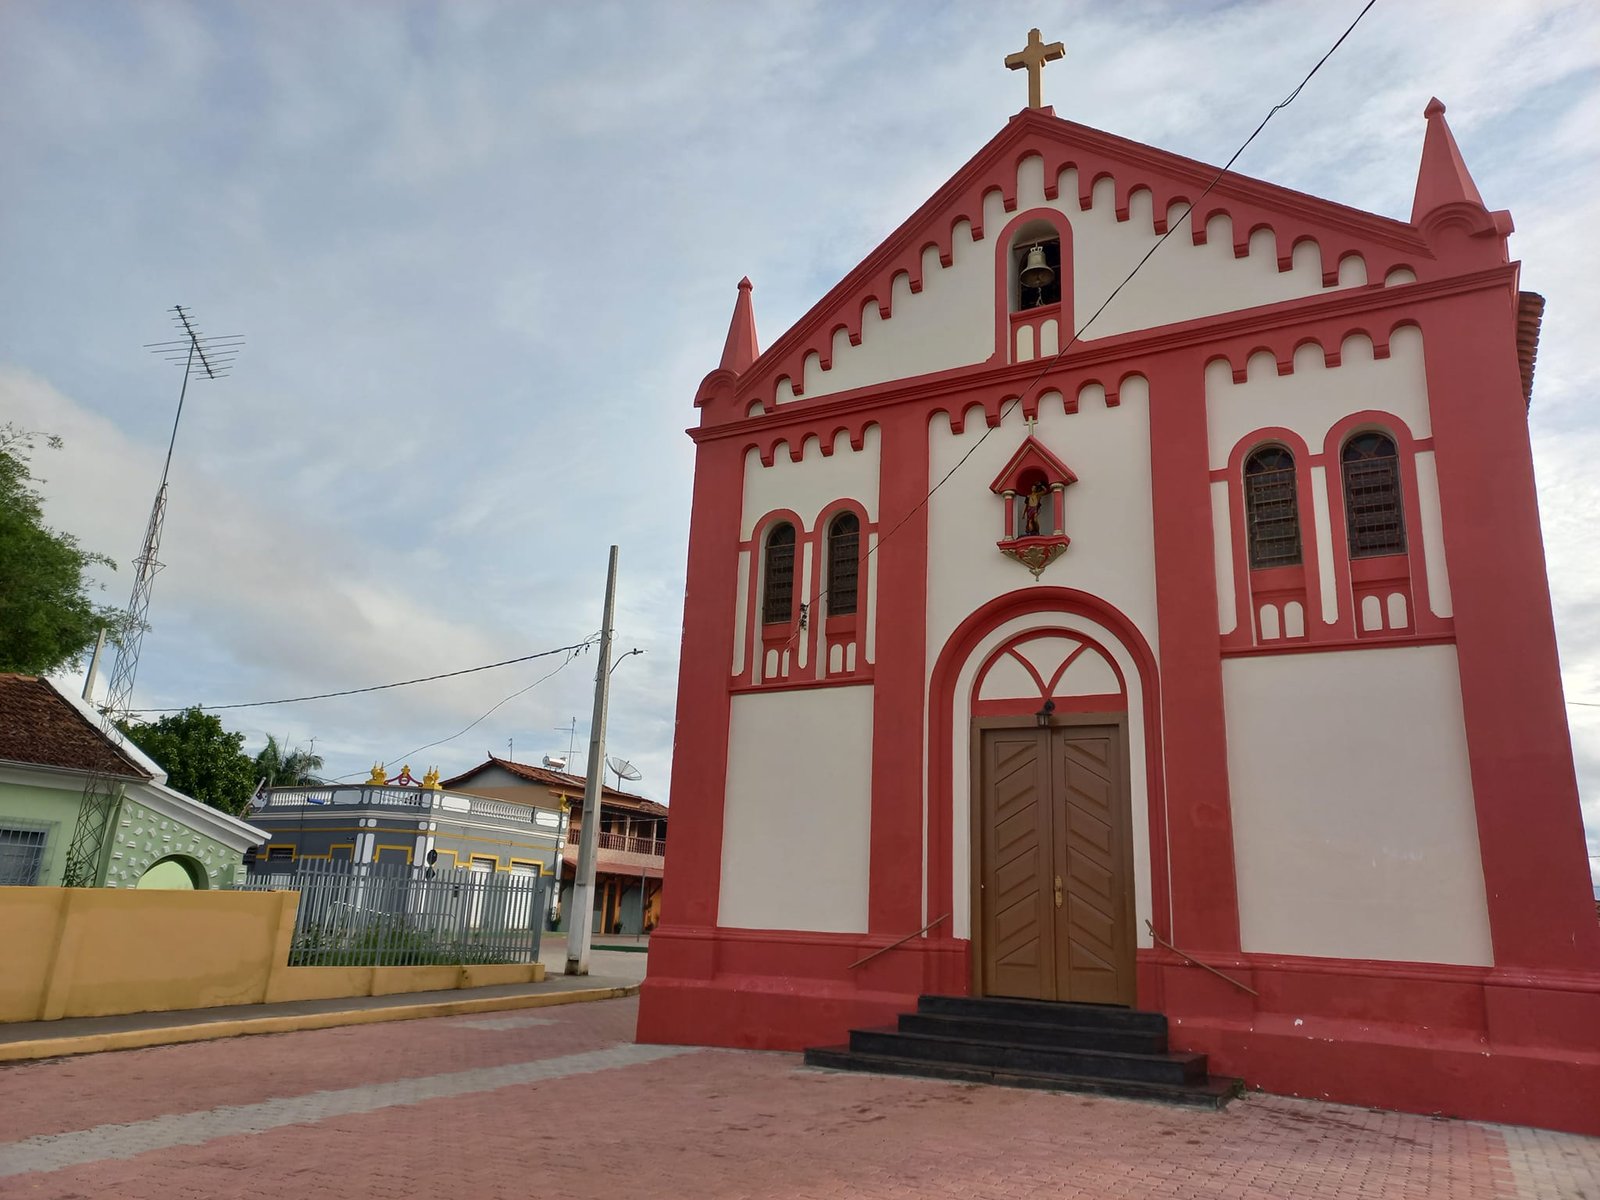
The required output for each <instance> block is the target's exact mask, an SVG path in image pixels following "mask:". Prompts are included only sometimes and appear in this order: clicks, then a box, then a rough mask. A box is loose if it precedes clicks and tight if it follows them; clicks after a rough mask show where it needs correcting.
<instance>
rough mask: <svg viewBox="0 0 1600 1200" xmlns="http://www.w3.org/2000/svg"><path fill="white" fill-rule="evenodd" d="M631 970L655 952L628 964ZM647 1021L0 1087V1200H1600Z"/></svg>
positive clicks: (106, 1059) (1574, 1164) (70, 1072)
mask: <svg viewBox="0 0 1600 1200" xmlns="http://www.w3.org/2000/svg"><path fill="white" fill-rule="evenodd" d="M639 957H643V956H639ZM636 1012H637V1002H636V1001H635V1000H632V999H628V1000H608V1001H602V1002H597V1003H587V1004H574V1005H570V1006H566V1007H560V1008H550V1009H543V1010H538V1009H536V1010H529V1011H525V1012H509V1013H493V1014H487V1015H474V1016H465V1017H442V1018H435V1019H429V1020H418V1021H406V1022H397V1023H394V1024H383V1025H364V1026H353V1027H349V1028H340V1029H325V1030H316V1031H308V1032H302V1033H290V1034H277V1035H269V1036H260V1037H248V1038H237V1039H232V1040H226V1041H214V1042H202V1043H195V1044H191V1045H180V1046H167V1047H160V1048H154V1049H147V1050H131V1051H125V1052H120V1053H107V1054H98V1055H88V1056H84V1057H80V1058H71V1059H57V1060H51V1061H44V1062H37V1063H26V1064H19V1065H16V1066H11V1067H7V1068H0V1113H4V1114H5V1115H4V1118H3V1123H0V1196H6V1197H11V1196H19V1197H21V1196H26V1197H37V1198H39V1200H47V1198H53V1200H67V1198H69V1197H88V1196H96V1197H99V1196H106V1197H117V1198H119V1200H145V1198H149V1200H155V1198H157V1197H159V1198H162V1200H188V1198H194V1200H201V1198H205V1200H210V1198H213V1197H233V1196H240V1197H243V1196H260V1195H267V1194H272V1195H279V1194H281V1195H286V1196H293V1197H324V1196H327V1197H334V1196H338V1197H385V1198H393V1197H430V1198H437V1197H441V1196H470V1197H473V1198H474V1200H495V1198H502V1197H503V1198H506V1200H512V1198H515V1200H523V1198H525V1197H533V1196H540V1197H573V1198H577V1197H695V1198H697V1200H698V1198H705V1197H718V1198H721V1197H729V1198H731V1197H768V1196H770V1197H785V1198H794V1200H801V1198H818V1200H820V1198H823V1197H842V1196H861V1197H891V1196H892V1197H924V1196H927V1197H944V1196H949V1197H957V1196H960V1197H979V1198H982V1200H988V1198H991V1197H993V1198H1000V1197H1007V1198H1010V1197H1025V1196H1060V1197H1086V1198H1087V1197H1094V1198H1100V1197H1108V1196H1128V1197H1173V1198H1177V1197H1185V1198H1188V1197H1212V1196H1215V1197H1223V1196H1226V1197H1229V1198H1230V1200H1239V1198H1246V1197H1257V1198H1262V1200H1265V1198H1267V1197H1272V1198H1274V1200H1280V1198H1283V1197H1294V1196H1308V1197H1309V1196H1316V1197H1319V1198H1326V1197H1332V1198H1340V1197H1351V1198H1354V1197H1363V1198H1371V1200H1393V1198H1396V1197H1404V1198H1407V1200H1425V1198H1431V1197H1439V1198H1441V1200H1442V1198H1445V1197H1450V1198H1453V1200H1476V1198H1481V1200H1521V1198H1535V1197H1537V1198H1540V1200H1544V1198H1551V1197H1569V1198H1572V1200H1577V1198H1579V1197H1589V1198H1590V1200H1593V1198H1596V1197H1600V1141H1596V1140H1592V1139H1586V1138H1582V1137H1576V1136H1571V1135H1565V1134H1553V1133H1545V1132H1540V1131H1536V1130H1526V1129H1516V1128H1510V1127H1504V1126H1490V1125H1477V1124H1470V1123H1465V1122H1457V1121H1436V1120H1430V1119H1428V1118H1425V1117H1416V1116H1406V1115H1399V1114H1393V1113H1381V1112H1372V1111H1367V1110H1363V1109H1354V1108H1345V1107H1339V1106H1335V1105H1330V1104H1321V1103H1315V1102H1310V1101H1300V1100H1287V1099H1281V1098H1275V1097H1267V1096H1260V1095H1251V1096H1248V1097H1246V1098H1245V1099H1243V1100H1241V1101H1237V1102H1235V1103H1234V1104H1233V1105H1232V1106H1231V1107H1229V1108H1228V1109H1226V1110H1225V1111H1223V1112H1221V1113H1210V1112H1199V1111H1190V1110H1180V1109H1174V1108H1167V1107H1161V1106H1155V1105H1149V1104H1141V1103H1133V1102H1128V1101H1118V1100H1104V1099H1092V1098H1087V1097H1080V1096H1072V1095H1055V1094H1044V1093H1038V1092H1024V1091H1012V1090H1006V1089H999V1088H982V1087H973V1086H967V1085H959V1084H949V1083H941V1082H935V1081H929V1080H917V1079H901V1078H882V1077H872V1076H857V1075H848V1074H834V1073H829V1072H822V1071H814V1070H810V1069H807V1068H805V1067H804V1066H802V1065H801V1062H800V1058H799V1056H798V1055H792V1054H775V1053H757V1052H746V1051H727V1050H704V1049H697V1048H692V1047H677V1046H637V1045H635V1044H634V1043H633V1040H632V1035H633V1026H634V1018H635V1014H636Z"/></svg>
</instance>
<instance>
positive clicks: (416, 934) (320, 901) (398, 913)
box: [239, 860, 552, 967]
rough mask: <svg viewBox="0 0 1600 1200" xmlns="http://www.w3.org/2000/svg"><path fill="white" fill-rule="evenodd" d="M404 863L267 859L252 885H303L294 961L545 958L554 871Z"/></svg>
mask: <svg viewBox="0 0 1600 1200" xmlns="http://www.w3.org/2000/svg"><path fill="white" fill-rule="evenodd" d="M427 874H428V873H427V872H425V871H423V870H422V869H421V868H419V867H411V866H407V865H406V864H404V863H349V862H319V861H316V860H303V861H301V862H297V863H295V864H294V866H293V868H292V869H290V870H287V871H273V870H271V869H270V864H266V863H263V864H261V867H260V869H259V870H258V871H256V872H255V873H253V874H251V875H249V876H247V877H246V878H245V879H244V881H243V882H241V883H240V884H239V888H240V889H241V890H244V891H296V892H299V893H300V908H299V912H298V914H297V916H296V918H295V930H294V941H293V943H292V945H291V948H290V951H289V965H290V966H313V967H334V966H347V967H355V966H361V967H365V966H374V967H405V966H426V965H430V964H450V963H463V964H467V963H523V962H534V961H536V960H537V959H538V957H539V935H540V931H541V929H542V928H543V925H544V915H545V912H546V910H547V909H548V908H549V905H550V885H551V882H552V880H551V878H550V877H548V876H545V875H532V874H526V875H525V874H506V873H503V872H499V871H474V870H470V869H467V868H450V869H442V870H438V871H435V872H432V875H433V877H432V878H431V879H430V878H428V877H427Z"/></svg>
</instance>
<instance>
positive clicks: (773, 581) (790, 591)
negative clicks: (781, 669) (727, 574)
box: [761, 521, 794, 625]
mask: <svg viewBox="0 0 1600 1200" xmlns="http://www.w3.org/2000/svg"><path fill="white" fill-rule="evenodd" d="M761 595H762V601H761V620H762V622H763V623H764V624H767V625H777V624H780V623H785V622H787V621H788V620H789V618H790V617H791V616H792V615H793V614H794V526H793V525H791V524H789V523H788V522H787V521H785V522H784V523H783V524H781V525H776V526H774V527H773V529H772V532H771V533H769V534H767V553H766V564H765V567H764V569H763V586H762V589H761Z"/></svg>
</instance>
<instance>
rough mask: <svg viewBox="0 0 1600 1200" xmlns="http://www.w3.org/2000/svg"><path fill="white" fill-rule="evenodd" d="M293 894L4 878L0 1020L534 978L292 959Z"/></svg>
mask: <svg viewBox="0 0 1600 1200" xmlns="http://www.w3.org/2000/svg"><path fill="white" fill-rule="evenodd" d="M299 900H300V897H299V894H298V893H297V892H226V891H199V892H167V891H138V890H124V889H120V888H118V889H110V888H46V887H0V929H3V930H5V931H6V966H5V970H3V971H0V1022H3V1021H38V1020H46V1021H49V1020H56V1019H58V1018H61V1017H98V1016H109V1015H112V1014H115V1013H132V1012H167V1011H173V1010H178V1009H186V1008H212V1007H215V1006H217V1005H223V1004H258V1003H262V1002H273V1001H279V1000H310V999H333V998H338V997H342V996H381V995H389V994H393V993H397V992H416V991H433V990H444V989H447V988H462V987H481V986H483V985H485V984H491V983H523V982H538V981H540V980H542V979H543V978H544V967H542V966H541V965H539V964H538V963H528V964H513V965H508V966H470V967H291V966H288V965H286V964H287V963H288V961H289V944H290V942H291V940H292V939H293V936H294V919H295V911H296V909H297V907H298V905H299Z"/></svg>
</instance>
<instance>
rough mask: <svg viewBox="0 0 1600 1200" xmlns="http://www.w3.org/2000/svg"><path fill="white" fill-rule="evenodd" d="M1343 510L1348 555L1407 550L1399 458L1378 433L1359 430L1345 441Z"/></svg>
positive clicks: (1398, 552) (1365, 556)
mask: <svg viewBox="0 0 1600 1200" xmlns="http://www.w3.org/2000/svg"><path fill="white" fill-rule="evenodd" d="M1341 459H1342V462H1343V466H1344V511H1345V520H1346V524H1347V526H1348V529H1349V534H1350V557H1351V558H1378V557H1380V556H1382V555H1385V554H1404V553H1405V552H1406V527H1405V513H1404V509H1403V507H1402V504H1401V498H1400V460H1399V458H1398V457H1397V456H1396V454H1395V449H1394V442H1393V441H1391V440H1390V439H1389V438H1388V437H1386V436H1385V435H1384V434H1381V433H1361V434H1357V435H1356V436H1355V437H1353V438H1351V439H1350V440H1349V441H1348V442H1346V443H1345V446H1344V453H1343V455H1341Z"/></svg>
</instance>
